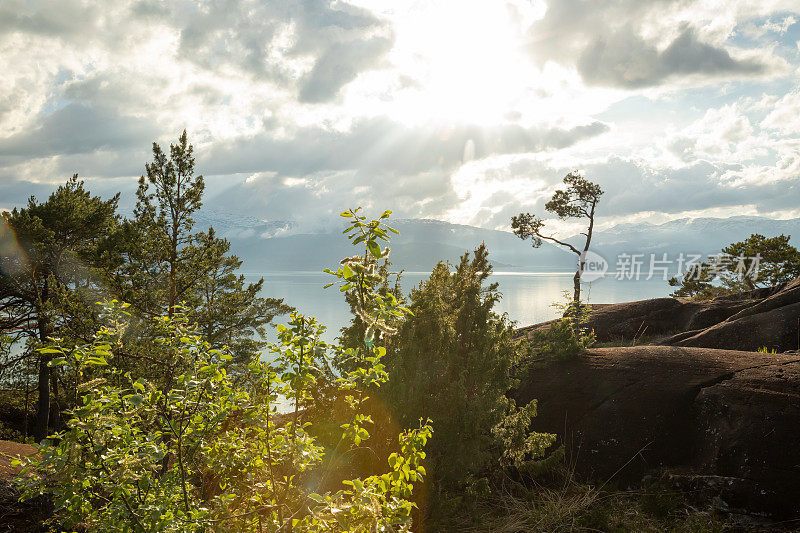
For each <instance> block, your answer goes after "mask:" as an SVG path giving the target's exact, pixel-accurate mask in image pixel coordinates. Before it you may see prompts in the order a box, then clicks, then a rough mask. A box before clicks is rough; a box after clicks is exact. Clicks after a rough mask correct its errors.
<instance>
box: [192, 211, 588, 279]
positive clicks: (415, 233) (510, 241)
mask: <svg viewBox="0 0 800 533" xmlns="http://www.w3.org/2000/svg"><path fill="white" fill-rule="evenodd" d="M195 220H196V222H197V227H198V228H199V229H205V228H207V227H208V226H209V225H213V227H214V229H215V231H216V232H217V233H218V234H219V235H220V236H222V237H225V238H226V239H228V240H229V241H230V242H231V248H232V250H233V252H234V253H235V254H236V255H238V256H239V257H240V258H241V259H243V260H244V265H243V270H244V271H245V272H271V271H287V270H289V271H292V270H293V271H318V270H321V269H322V268H326V267H330V266H332V265H335V264H337V263H338V261H339V260H340V259H341V258H342V257H345V256H347V255H352V254H353V247H352V246H350V245H349V243H348V241H347V240H346V239H345V238H344V236H343V235H342V234H341V230H342V229H343V228H344V226H341V227H336V228H330V229H329V230H328V231H324V232H319V233H296V231H297V230H296V227H295V225H294V224H293V223H292V222H289V221H265V220H260V219H257V218H254V217H240V216H237V215H235V214H230V213H219V212H214V211H203V212H202V213H200V214H198V215H197V216H196V217H195ZM391 225H392V226H393V227H395V228H396V229H397V230H398V231H399V232H400V235H397V236H394V238H393V239H392V242H391V247H392V255H391V260H392V263H393V264H394V266H395V268H397V269H404V270H407V271H423V272H427V271H430V270H431V269H432V268H433V266H434V265H435V264H436V263H438V262H439V261H441V260H448V261H451V262H454V261H457V260H458V258H459V256H461V255H462V254H463V253H464V252H466V251H471V250H473V249H474V248H476V247H477V246H478V245H480V243H481V242H485V243H486V246H487V247H488V248H489V254H490V259H491V261H492V264H493V265H494V267H495V269H496V270H536V271H570V270H572V269H573V268H574V265H575V260H574V256H573V254H570V253H567V252H564V251H562V250H561V249H559V248H557V247H555V246H552V245H549V244H545V245H543V246H542V248H540V249H538V250H534V249H532V248H531V246H530V244H529V243H526V242H523V241H521V240H520V239H518V238H517V237H516V236H514V235H513V234H512V233H509V232H504V231H495V230H487V229H482V228H476V227H473V226H464V225H459V224H450V223H447V222H441V221H438V220H427V219H397V220H393V221H392V222H391Z"/></svg>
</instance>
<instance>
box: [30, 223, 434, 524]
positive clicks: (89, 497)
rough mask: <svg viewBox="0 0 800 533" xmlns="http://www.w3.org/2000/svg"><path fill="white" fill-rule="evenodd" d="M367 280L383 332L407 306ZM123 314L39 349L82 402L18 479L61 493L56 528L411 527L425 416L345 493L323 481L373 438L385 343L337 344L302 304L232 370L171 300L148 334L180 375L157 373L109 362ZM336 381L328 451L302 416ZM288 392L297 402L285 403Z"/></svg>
mask: <svg viewBox="0 0 800 533" xmlns="http://www.w3.org/2000/svg"><path fill="white" fill-rule="evenodd" d="M353 213H354V212H353ZM386 216H388V215H386ZM376 227H377V226H374V227H373V229H374V228H376ZM367 233H368V234H369V232H367ZM361 242H363V241H361ZM357 244H358V243H357ZM381 253H383V251H381ZM343 264H345V263H343ZM333 274H334V275H337V273H336V272H333ZM338 274H341V276H339V275H337V277H341V278H342V281H343V282H345V283H352V282H353V280H357V277H356V276H355V275H354V273H353V272H349V273H345V271H344V268H342V269H340V270H339V272H338ZM358 283H360V290H361V291H362V295H363V300H362V301H363V302H368V303H369V304H368V305H365V307H364V309H365V318H366V320H367V321H368V323H369V324H372V325H374V326H375V327H376V328H377V327H383V325H384V324H386V323H387V322H386V317H393V319H394V320H396V321H399V320H400V319H401V318H402V317H403V315H404V311H403V310H402V309H401V308H399V306H398V305H396V304H397V302H396V301H392V300H387V299H384V298H376V297H375V287H376V285H375V283H374V280H373V278H372V277H371V276H368V275H365V276H364V277H363V278H362V279H361V280H358ZM126 309H130V307H129V306H128V304H118V303H117V302H116V301H113V302H111V304H110V307H109V310H108V313H107V314H106V315H105V316H104V319H105V321H106V325H105V326H104V327H103V328H101V329H100V330H99V331H98V332H97V334H96V335H95V337H94V339H93V341H92V342H91V343H89V344H84V345H78V346H74V347H73V346H70V345H64V344H63V343H60V342H56V343H54V344H52V345H50V346H47V347H45V348H41V349H40V352H41V353H43V354H48V356H50V357H54V360H53V363H52V364H53V365H56V366H59V367H63V368H64V369H65V372H66V373H67V374H69V375H71V376H73V377H74V380H75V381H76V383H77V384H78V386H77V390H78V391H79V394H80V401H79V404H78V406H77V407H75V408H74V409H72V410H71V411H70V413H69V414H70V419H69V421H68V422H67V429H66V430H65V431H63V432H60V433H58V434H56V435H54V436H53V437H52V438H51V439H50V440H49V441H48V442H46V443H45V445H43V446H42V447H41V448H40V455H39V456H38V457H34V458H32V459H30V460H29V465H28V467H27V470H26V473H30V474H33V475H30V476H26V475H23V476H22V477H21V478H20V482H21V483H22V484H23V485H24V486H25V489H26V490H25V497H26V498H32V497H34V496H36V495H38V494H41V493H50V494H52V496H53V500H54V504H55V508H56V519H57V520H58V521H60V524H59V525H60V526H62V527H67V528H73V527H77V526H81V527H87V528H89V529H91V530H102V531H134V532H139V531H209V530H220V531H256V530H258V531H262V530H267V531H277V530H281V531H290V530H291V531H363V532H366V531H407V530H408V529H409V527H410V522H411V511H412V509H413V507H414V504H413V503H411V501H410V500H409V499H410V498H411V496H412V491H413V488H414V486H415V484H419V483H421V482H422V480H423V476H425V475H426V470H425V467H424V466H423V464H422V463H423V461H424V459H425V452H423V451H422V448H423V447H424V446H425V445H426V443H427V440H428V439H429V438H430V436H431V434H432V429H431V426H430V425H429V424H427V423H426V424H421V423H420V422H419V421H417V424H416V428H415V429H412V430H408V431H403V432H401V433H400V435H399V437H398V444H399V449H398V450H397V451H395V452H393V453H391V454H389V455H388V456H385V457H386V463H388V466H389V470H388V471H386V472H383V473H377V474H373V475H369V476H364V477H357V478H355V479H341V478H340V482H341V484H343V486H344V488H340V489H338V490H328V491H322V490H320V488H322V487H324V486H326V485H327V484H328V483H329V482H330V479H329V477H330V476H332V475H333V476H335V475H336V470H335V468H332V464H331V463H330V461H326V456H328V455H330V456H332V457H337V456H342V455H344V454H346V453H349V452H353V451H355V450H357V449H360V448H362V447H363V445H364V442H365V441H366V440H368V439H369V438H370V430H369V428H370V427H371V426H372V425H373V421H372V418H371V416H370V415H369V414H367V413H366V412H365V411H364V407H365V402H366V400H367V399H368V396H367V395H366V394H365V392H367V390H375V389H377V388H378V387H380V386H382V385H384V384H385V383H386V382H387V380H388V374H387V372H386V369H385V366H384V364H383V362H382V360H383V358H384V357H385V356H386V349H385V348H384V347H383V346H377V345H376V344H375V343H374V342H369V341H370V340H372V339H371V338H368V339H365V342H364V344H363V346H359V347H349V348H343V347H338V346H331V345H328V344H326V343H324V342H322V341H321V340H320V335H321V333H322V332H323V331H324V327H323V326H321V325H320V324H318V323H317V322H316V320H314V319H312V318H308V317H305V316H302V315H299V314H292V316H291V317H290V321H289V324H288V325H286V326H279V327H278V341H277V342H276V343H275V344H273V345H272V347H271V351H272V352H273V355H274V361H273V362H272V363H265V362H264V361H262V360H261V359H260V357H258V356H254V357H253V358H252V359H251V360H250V363H249V365H248V366H247V369H246V371H244V372H240V374H239V376H238V377H237V379H235V380H234V379H233V377H232V375H231V372H230V370H231V369H232V367H231V365H232V360H233V357H232V355H231V353H230V351H229V350H228V349H226V348H222V349H216V348H212V346H211V344H210V343H209V342H208V341H207V340H206V339H204V338H203V336H202V335H201V330H200V329H198V327H197V326H196V325H193V324H192V323H191V321H190V317H191V316H194V315H193V314H192V313H191V310H185V309H184V308H182V307H180V306H176V307H175V308H174V309H173V315H172V316H171V317H170V316H162V317H158V318H157V319H155V324H154V326H153V331H154V332H155V336H154V338H153V341H154V342H153V343H152V344H151V345H150V349H151V350H152V351H153V352H154V353H152V357H153V358H154V359H155V360H159V361H167V362H168V363H169V367H170V368H171V369H172V371H173V372H174V374H175V375H174V376H173V377H172V378H171V379H167V380H160V381H157V382H154V381H151V380H148V379H145V378H142V377H138V378H137V377H134V376H132V375H131V373H130V372H126V371H124V370H122V369H121V368H120V367H119V365H115V364H114V363H115V359H116V358H117V357H118V355H119V354H120V353H124V352H125V350H126V346H125V342H124V339H125V337H123V333H124V332H125V330H126V327H127V324H126V320H127V317H126V315H127V313H128V311H127V310H126ZM382 331H383V332H384V333H385V334H386V333H390V331H391V330H390V329H388V328H384V329H382ZM345 359H347V360H351V361H354V364H353V365H352V370H350V371H347V372H345V373H343V374H342V375H341V376H336V375H335V374H334V373H333V372H332V371H331V367H332V365H333V364H334V363H336V362H337V361H341V360H345ZM331 384H333V385H334V386H335V387H336V388H337V389H338V391H339V394H340V395H342V396H343V397H344V398H345V400H346V403H347V408H348V412H349V421H348V422H347V423H345V424H342V425H341V428H340V429H341V433H340V435H341V436H340V438H339V439H338V442H337V444H336V445H335V447H334V449H332V450H326V449H325V448H324V447H323V446H321V445H320V444H319V443H318V442H317V439H316V437H315V436H314V431H313V430H314V428H313V424H312V422H310V421H307V420H305V419H304V415H305V413H306V412H310V411H314V410H315V409H316V408H317V406H316V405H315V402H316V395H315V391H316V390H318V389H319V388H320V387H321V386H324V385H331ZM281 399H283V400H281ZM286 401H288V402H289V403H291V404H293V408H292V410H291V411H290V412H289V413H279V412H278V406H279V405H280V404H282V403H283V405H285V403H284V402H286ZM384 468H385V466H384ZM341 484H340V485H339V486H340V487H341V486H342V485H341Z"/></svg>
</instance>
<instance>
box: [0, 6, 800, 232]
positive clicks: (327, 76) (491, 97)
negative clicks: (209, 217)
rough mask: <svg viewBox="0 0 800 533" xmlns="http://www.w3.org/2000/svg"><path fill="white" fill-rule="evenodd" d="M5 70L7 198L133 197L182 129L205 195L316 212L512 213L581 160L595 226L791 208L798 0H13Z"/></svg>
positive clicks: (3, 195)
mask: <svg viewBox="0 0 800 533" xmlns="http://www.w3.org/2000/svg"><path fill="white" fill-rule="evenodd" d="M0 72H3V76H0V209H9V208H11V207H13V206H15V205H21V204H22V203H24V202H25V200H26V198H27V197H28V196H30V195H32V194H33V195H36V196H37V197H40V198H43V197H45V196H46V195H47V194H48V192H49V191H51V190H52V189H53V188H54V187H55V186H57V185H58V184H59V183H63V182H64V181H65V180H66V179H67V178H68V177H70V176H71V175H72V174H74V173H78V174H79V175H80V176H81V177H82V178H83V179H85V180H86V182H87V187H88V188H89V189H90V190H92V191H93V192H96V193H98V194H101V195H103V196H109V195H111V194H113V193H114V192H116V191H123V207H124V208H126V209H129V208H130V202H131V201H132V197H133V195H132V191H133V190H134V189H135V185H136V179H137V178H138V177H139V176H140V175H141V174H142V173H143V172H144V165H145V163H146V162H148V161H149V160H150V158H151V155H152V154H151V147H152V143H153V142H154V141H155V142H158V143H159V144H161V145H162V146H166V145H168V144H169V143H170V142H175V140H176V139H177V138H178V136H179V135H180V133H181V132H182V131H183V130H184V129H186V130H187V132H188V135H189V141H190V142H191V143H192V144H193V145H194V147H195V155H196V170H197V172H198V173H201V174H203V175H204V177H205V180H206V183H207V192H206V199H205V201H206V206H207V207H208V208H210V209H213V210H218V211H221V212H228V213H235V214H242V215H248V216H255V217H258V218H261V219H264V220H294V221H296V222H297V223H298V224H299V225H300V226H302V227H308V228H314V227H322V226H325V225H326V224H329V223H330V220H331V218H332V217H333V216H335V214H337V213H338V212H340V211H342V210H344V209H346V208H348V207H352V206H357V205H362V206H365V207H366V208H368V209H370V210H372V211H375V212H376V213H380V212H382V211H383V210H384V209H392V210H393V211H394V212H395V213H396V215H397V216H401V217H409V218H414V217H424V218H435V219H440V220H446V221H450V222H454V223H461V224H470V225H475V226H480V227H485V228H491V229H508V228H509V224H510V218H511V216H512V215H514V214H517V213H519V212H522V211H529V212H532V213H536V214H544V211H543V206H544V203H545V202H546V201H547V199H548V198H549V197H550V196H551V195H552V193H553V191H554V190H555V189H556V188H557V187H558V185H559V183H560V181H561V179H562V178H563V177H564V176H565V175H566V174H567V173H568V172H570V171H573V170H578V171H579V172H581V173H582V174H583V175H584V176H585V177H586V178H588V179H590V180H592V181H594V182H596V183H598V184H600V185H601V187H602V188H603V189H604V190H605V196H604V197H603V199H602V201H601V206H600V207H599V221H598V223H599V225H600V227H607V226H610V225H614V224H617V223H621V222H637V221H648V222H653V223H659V222H664V221H667V220H671V219H676V218H684V217H699V216H719V217H727V216H733V215H760V216H766V217H772V218H793V217H800V203H799V202H798V200H799V199H800V83H798V82H799V81H800V5H798V3H797V0H759V1H755V2H754V1H752V0H746V1H745V0H707V1H706V0H702V1H687V0H651V1H647V2H643V1H641V0H607V1H601V0H585V1H580V0H558V1H556V0H549V1H540V0H535V1H531V0H508V1H504V0H491V1H490V0H451V1H440V0H421V1H414V0H408V1H405V0H404V1H399V0H391V1H390V0H351V1H350V2H345V1H325V0H269V1H250V0H223V1H206V2H204V1H201V2H196V1H185V2H184V1H174V2H157V1H153V0H140V1H128V0H114V1H113V2H103V1H85V2H80V1H73V0H59V1H55V2H39V1H29V0H0ZM550 223H551V224H552V227H553V228H554V230H555V231H568V230H569V226H567V225H564V224H561V225H559V224H558V223H557V222H554V221H551V222H550Z"/></svg>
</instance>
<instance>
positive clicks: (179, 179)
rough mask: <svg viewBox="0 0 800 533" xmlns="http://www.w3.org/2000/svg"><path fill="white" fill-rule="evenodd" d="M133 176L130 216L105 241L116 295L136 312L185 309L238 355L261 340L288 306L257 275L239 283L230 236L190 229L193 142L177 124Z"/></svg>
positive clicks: (195, 199) (196, 193)
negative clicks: (164, 145)
mask: <svg viewBox="0 0 800 533" xmlns="http://www.w3.org/2000/svg"><path fill="white" fill-rule="evenodd" d="M145 169H146V176H142V177H141V178H140V179H139V188H138V190H137V193H136V195H137V199H138V201H137V204H136V207H135V210H134V216H133V219H131V220H126V221H125V222H124V224H123V225H122V227H121V228H120V231H119V232H118V234H117V235H116V238H115V240H114V242H113V244H112V245H111V246H110V248H109V258H110V259H109V261H108V274H109V278H110V280H111V281H112V284H113V286H114V287H115V290H116V291H117V293H118V294H119V297H120V299H122V300H124V301H126V302H130V303H131V304H132V305H133V308H134V310H135V311H136V312H138V313H139V314H140V316H141V317H142V318H147V317H155V316H160V315H167V316H172V315H173V314H174V312H175V310H176V308H177V306H186V307H187V308H189V309H191V310H192V311H191V313H190V316H191V317H192V319H193V320H196V321H197V323H198V325H199V326H200V328H201V330H202V331H203V333H204V334H205V335H206V338H208V339H209V341H211V342H212V343H220V344H227V345H228V347H229V348H230V349H231V350H232V352H233V353H234V354H235V355H236V356H237V357H238V358H241V359H242V360H245V359H247V356H248V355H250V354H252V353H253V351H255V350H257V349H259V348H261V347H263V346H264V344H265V343H264V341H263V338H264V335H265V326H266V325H267V324H268V323H269V322H270V321H271V320H272V318H273V317H274V316H275V315H278V314H282V313H286V312H288V310H289V309H290V308H289V307H288V306H286V305H284V304H283V300H280V299H275V298H261V297H259V296H258V293H259V291H260V290H261V287H262V284H263V279H261V280H259V281H257V282H256V283H246V281H245V278H244V277H243V276H241V275H240V276H237V275H236V270H237V269H238V268H239V266H240V265H241V263H242V262H241V261H240V260H239V259H238V258H237V257H236V256H234V255H231V254H230V253H229V252H230V243H228V242H227V241H226V240H224V239H221V238H219V237H217V236H216V233H215V232H214V230H213V228H209V230H208V231H207V232H200V231H197V230H196V229H195V221H194V218H193V217H194V215H195V213H196V212H197V211H198V210H199V209H200V208H201V207H202V205H203V203H202V198H203V191H204V189H205V184H204V181H203V176H201V175H195V172H194V149H193V147H192V145H191V144H189V142H188V139H187V134H186V132H185V131H184V132H183V134H182V135H181V136H180V138H179V140H178V143H177V144H171V145H170V149H169V157H167V155H166V154H165V153H164V151H163V150H162V149H161V147H160V146H159V145H158V144H157V143H153V161H152V162H150V163H147V164H146V166H145Z"/></svg>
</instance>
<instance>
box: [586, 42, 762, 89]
mask: <svg viewBox="0 0 800 533" xmlns="http://www.w3.org/2000/svg"><path fill="white" fill-rule="evenodd" d="M764 69H765V67H764V65H763V64H761V63H759V62H757V61H754V60H742V61H738V60H735V59H733V58H732V57H731V55H730V53H729V52H728V51H727V50H723V49H721V48H715V47H713V46H711V45H709V44H706V43H702V42H700V41H698V39H697V34H696V32H695V30H694V29H692V28H690V27H686V28H684V30H683V32H682V33H681V34H680V35H679V36H678V37H677V38H676V39H675V40H674V41H672V43H670V45H669V46H668V47H667V48H665V49H664V50H663V51H659V50H658V49H657V48H656V47H655V45H654V44H652V43H648V42H646V41H644V40H643V39H641V38H640V37H638V36H636V35H634V34H631V33H629V32H618V33H614V34H613V35H610V36H607V37H598V38H597V39H596V40H595V41H594V42H593V43H592V44H590V45H589V46H588V47H587V48H586V49H585V50H584V51H583V53H582V54H581V56H580V58H579V59H578V70H579V71H580V73H581V75H582V76H583V79H584V80H585V81H586V83H588V84H590V85H605V86H616V87H625V88H637V87H648V86H653V85H658V84H659V83H661V82H663V81H665V80H667V79H668V78H670V77H672V76H681V75H691V74H700V75H703V76H709V77H712V76H719V75H725V74H739V75H752V74H760V73H762V72H764Z"/></svg>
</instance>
